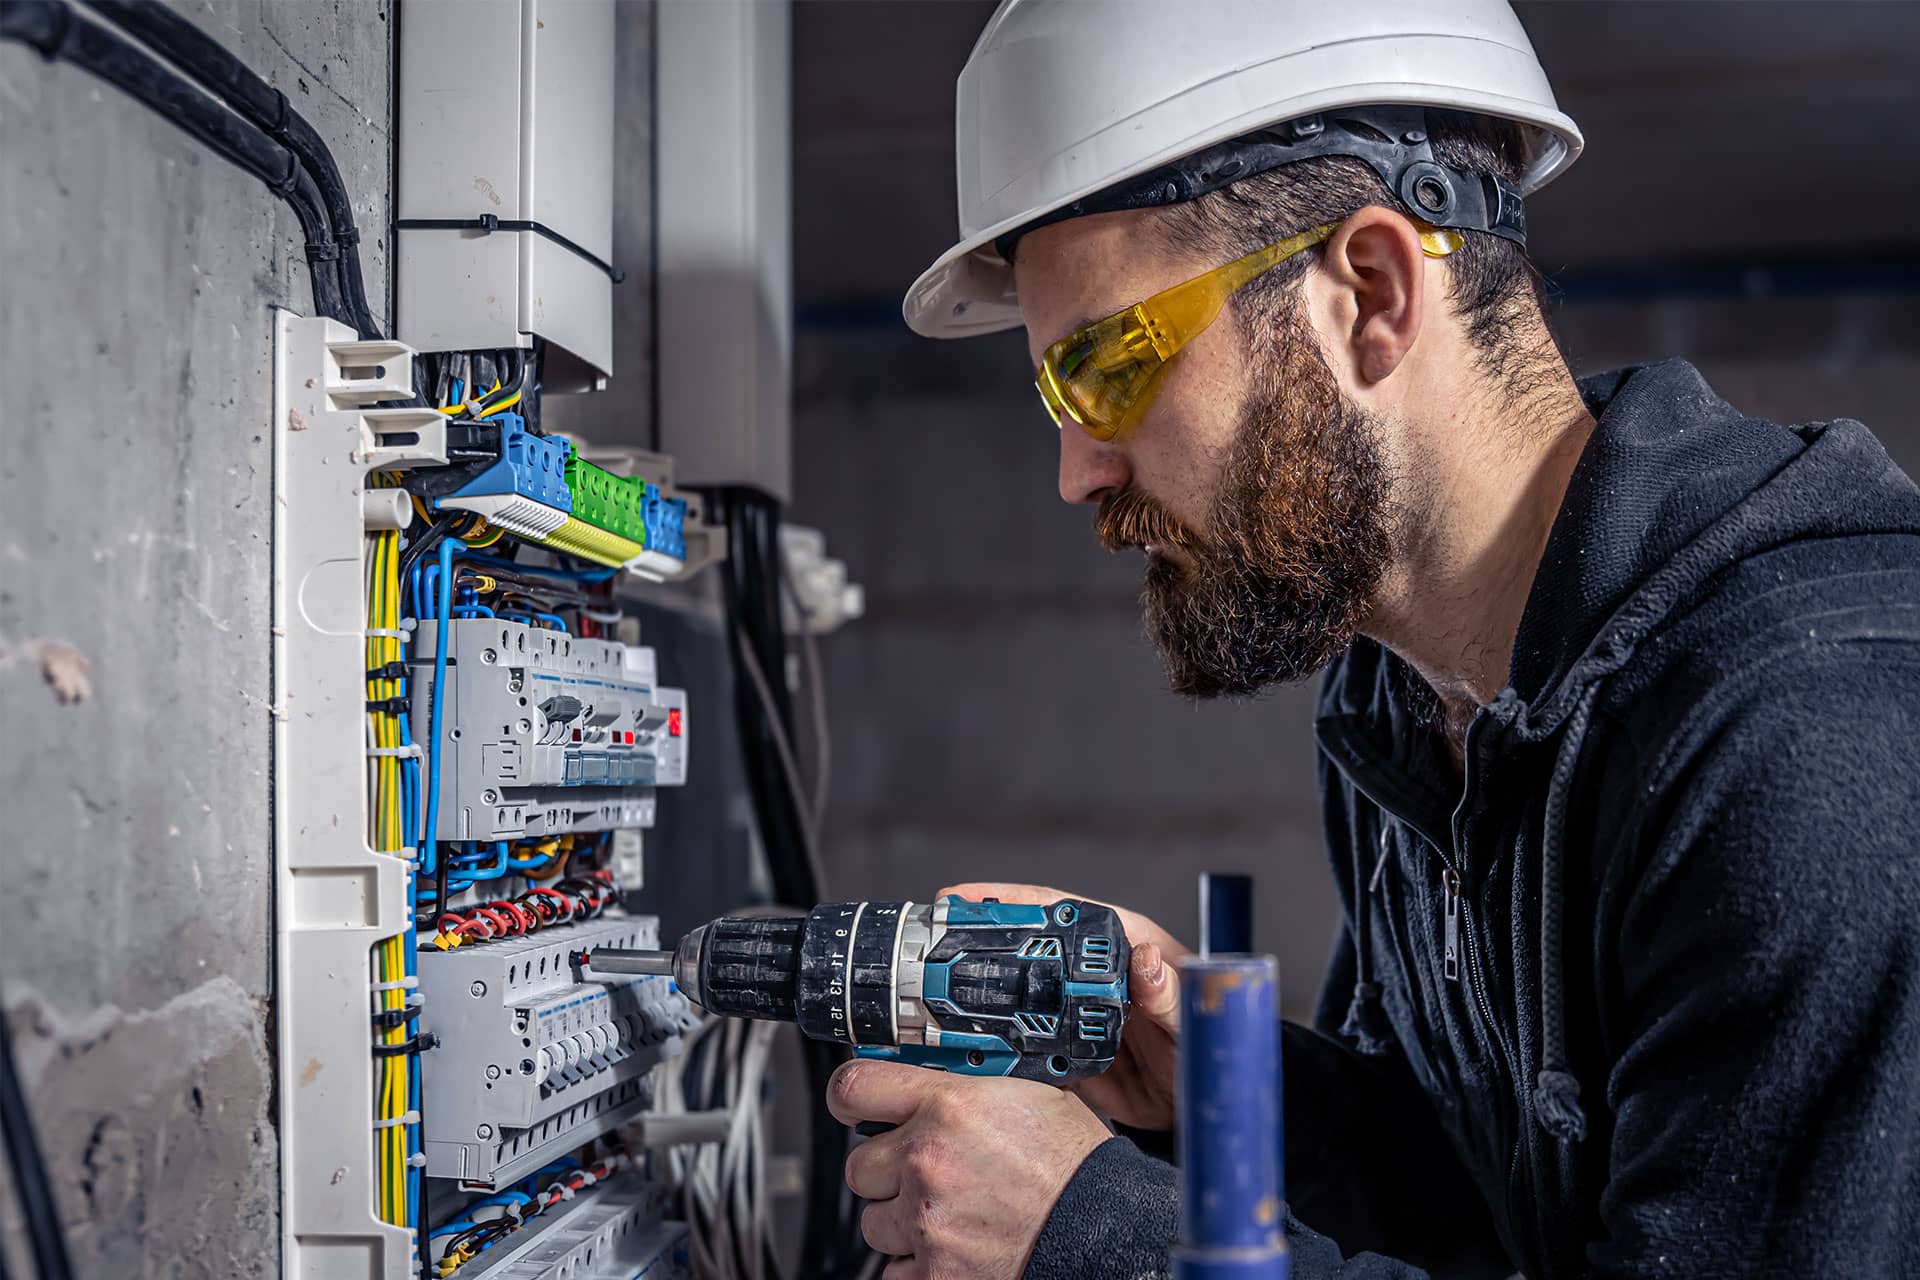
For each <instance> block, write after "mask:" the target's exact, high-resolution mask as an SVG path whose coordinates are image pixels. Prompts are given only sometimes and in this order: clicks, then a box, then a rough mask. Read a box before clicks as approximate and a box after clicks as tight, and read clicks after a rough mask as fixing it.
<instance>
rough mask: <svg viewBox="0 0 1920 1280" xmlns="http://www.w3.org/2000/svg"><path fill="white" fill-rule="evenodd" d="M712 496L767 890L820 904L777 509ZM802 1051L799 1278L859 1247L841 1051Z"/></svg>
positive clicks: (832, 1266) (836, 1267)
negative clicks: (829, 1096) (798, 738)
mask: <svg viewBox="0 0 1920 1280" xmlns="http://www.w3.org/2000/svg"><path fill="white" fill-rule="evenodd" d="M710 497H711V509H713V510H714V511H715V512H716V513H717V514H719V515H720V516H721V518H722V519H724V521H725V523H726V525H727V530H728V535H729V539H730V542H729V548H730V549H729V554H728V559H727V561H726V563H725V564H724V565H722V566H721V574H722V576H721V587H722V598H723V600H724V602H725V605H726V612H727V624H728V625H727V638H728V653H729V656H730V657H731V659H732V662H733V673H734V715H735V721H736V724H737V726H738V729H739V735H740V741H741V749H742V765H743V770H744V772H745V774H746V781H747V789H748V793H749V795H750V797H751V798H752V801H753V807H754V817H755V822H756V825H757V826H758V827H759V830H760V838H761V845H762V846H763V848H764V849H765V850H766V854H767V864H768V872H769V877H770V879H771V880H772V882H773V892H774V896H775V897H776V898H777V899H778V900H779V901H782V902H787V903H792V904H795V905H800V906H811V905H812V904H814V903H816V902H818V901H820V899H821V897H822V895H823V894H824V892H825V889H824V887H823V886H822V885H820V883H819V882H818V879H817V877H816V875H815V872H814V863H813V860H812V859H811V858H810V857H809V856H808V842H809V841H810V838H811V837H810V834H809V832H808V831H807V828H806V822H805V818H804V816H803V815H802V814H801V812H800V809H799V805H798V802H797V800H796V798H795V795H794V791H793V788H792V787H791V786H790V785H788V781H787V778H786V776H785V773H784V769H783V766H782V765H781V762H780V758H779V753H778V748H777V746H776V745H775V740H774V729H775V723H776V719H777V720H778V721H779V723H780V727H781V728H783V729H784V730H785V731H786V732H787V735H788V740H789V741H791V740H792V723H793V710H792V702H791V698H790V696H789V695H788V693H787V690H786V685H785V681H784V679H782V678H781V677H782V676H783V675H784V673H785V671H786V632H785V626H784V623H783V620H782V617H781V612H780V593H779V588H780V574H779V527H780V506H779V503H778V502H776V501H775V500H774V499H773V498H772V497H771V496H769V495H767V494H765V493H763V492H760V491H758V490H755V489H749V488H744V487H730V488H723V489H719V490H716V491H714V493H713V494H711V495H710ZM748 652H751V653H752V655H753V656H754V658H755V659H757V660H758V663H759V665H760V669H761V671H762V672H763V674H765V675H766V677H767V683H768V684H769V685H770V686H771V688H770V689H769V691H768V692H769V697H768V699H767V701H770V702H771V703H772V704H773V706H772V708H771V712H770V711H769V708H768V706H767V705H766V702H763V701H762V699H761V698H760V697H759V696H758V693H757V690H756V689H755V688H754V685H753V683H752V682H751V675H750V674H749V672H748V671H747V670H746V658H745V655H746V654H747V653H748ZM801 1053H802V1062H803V1064H804V1066H805V1068H806V1078H807V1089H808V1091H809V1093H810V1094H811V1096H812V1103H813V1105H812V1108H811V1112H810V1122H809V1125H808V1130H809V1135H810V1140H809V1144H808V1145H809V1150H808V1177H807V1208H806V1217H805V1226H804V1231H803V1234H802V1239H801V1260H800V1269H799V1274H800V1275H805V1276H825V1275H843V1274H849V1273H850V1272H851V1271H853V1270H857V1268H858V1266H859V1265H860V1262H861V1260H862V1259H863V1258H864V1257H865V1256H866V1253H867V1249H866V1246H865V1244H864V1242H862V1241H861V1239H860V1232H859V1219H858V1216H857V1214H855V1213H854V1212H853V1209H854V1203H853V1201H852V1200H851V1198H850V1196H849V1195H848V1194H847V1191H846V1184H845V1180H844V1177H843V1167H844V1165H845V1162H846V1157H847V1141H848V1135H847V1130H846V1129H845V1128H844V1127H842V1126H841V1125H840V1124H839V1123H838V1122H837V1121H836V1120H834V1118H833V1116H832V1114H831V1113H830V1112H828V1111H827V1109H826V1089H827V1080H828V1078H829V1077H830V1076H831V1075H832V1074H833V1072H834V1070H835V1069H836V1068H837V1067H838V1066H839V1064H840V1062H841V1059H842V1054H841V1052H840V1050H839V1049H838V1048H837V1047H836V1046H834V1045H832V1044H829V1043H827V1042H824V1041H816V1040H806V1041H804V1042H803V1043H802V1046H801Z"/></svg>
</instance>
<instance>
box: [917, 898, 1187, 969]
mask: <svg viewBox="0 0 1920 1280" xmlns="http://www.w3.org/2000/svg"><path fill="white" fill-rule="evenodd" d="M950 893H957V894H959V895H960V896H961V897H963V898H967V899H969V900H971V901H974V902H978V901H980V899H982V898H998V899H1000V901H1002V902H1030V903H1034V904H1036V905H1039V906H1046V905H1047V904H1048V903H1051V902H1058V901H1060V899H1062V898H1079V899H1080V900H1081V901H1082V902H1099V899H1098V898H1088V897H1085V896H1083V895H1081V894H1076V893H1068V892H1067V891H1066V890H1064V889H1052V888H1048V887H1047V886H1046V885H1043V884H1011V883H1007V882H1004V881H999V880H972V881H969V882H967V883H966V884H955V885H948V886H947V887H946V888H944V889H942V890H941V891H940V892H939V894H938V895H936V896H937V897H940V898H944V897H946V896H947V895H948V894H950ZM1100 905H1101V906H1104V907H1113V909H1114V911H1115V912H1117V913H1118V914H1119V916H1120V927H1121V928H1123V929H1125V930H1126V931H1127V941H1128V942H1129V943H1131V944H1132V945H1133V946H1136V947H1138V946H1140V945H1141V944H1143V943H1148V942H1151V943H1153V944H1154V945H1155V946H1157V947H1159V948H1160V953H1161V955H1162V956H1165V957H1168V958H1170V959H1178V958H1179V957H1181V956H1184V955H1187V954H1189V953H1190V952H1191V950H1192V949H1191V948H1189V947H1188V946H1186V945H1185V944H1184V943H1182V942H1181V941H1180V940H1179V939H1178V938H1176V937H1174V936H1173V935H1172V934H1170V933H1168V932H1167V931H1166V930H1165V929H1162V928H1161V927H1160V926H1159V925H1157V924H1155V923H1154V922H1153V921H1151V920H1149V919H1147V918H1146V917H1145V916H1143V915H1141V914H1140V913H1139V912H1138V911H1129V910H1127V908H1125V907H1118V906H1114V904H1113V903H1111V902H1102V903H1100Z"/></svg>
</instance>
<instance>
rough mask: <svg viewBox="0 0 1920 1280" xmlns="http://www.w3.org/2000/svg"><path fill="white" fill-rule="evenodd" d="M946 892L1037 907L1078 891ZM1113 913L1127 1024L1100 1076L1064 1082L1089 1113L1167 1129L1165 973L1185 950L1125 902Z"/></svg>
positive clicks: (1174, 1034)
mask: <svg viewBox="0 0 1920 1280" xmlns="http://www.w3.org/2000/svg"><path fill="white" fill-rule="evenodd" d="M950 893H957V894H959V895H960V896H961V897H963V898H967V899H970V900H972V901H975V902H977V901H979V900H980V899H982V898H998V899H999V900H1000V901H1002V902H1026V903H1033V904H1036V905H1039V906H1046V905H1048V904H1049V903H1054V902H1058V901H1059V900H1060V899H1062V898H1073V897H1078V896H1079V895H1077V894H1072V893H1066V892H1063V891H1062V890H1059V889H1049V888H1047V887H1045V886H1044V885H1037V884H997V883H990V882H985V881H976V882H974V883H971V884H957V885H953V886H951V887H950V888H946V889H942V890H941V891H940V893H939V895H938V896H939V897H942V898H944V897H946V896H947V895H948V894H950ZM1108 905H1111V904H1108ZM1114 910H1115V911H1117V912H1119V913H1120V924H1121V927H1122V928H1124V929H1125V930H1126V931H1127V941H1128V942H1129V943H1131V944H1132V946H1133V964H1132V965H1131V966H1130V968H1129V970H1128V972H1127V1022H1126V1026H1125V1028H1124V1029H1122V1031H1121V1033H1120V1052H1119V1054H1118V1055H1116V1056H1115V1058H1114V1062H1113V1065H1112V1066H1111V1067H1109V1068H1107V1069H1106V1070H1105V1071H1103V1072H1102V1073H1101V1074H1099V1075H1097V1076H1092V1077H1090V1078H1088V1079H1085V1080H1076V1081H1074V1082H1073V1083H1071V1084H1069V1085H1068V1086H1067V1087H1068V1088H1070V1089H1072V1090H1073V1091H1074V1092H1075V1093H1077V1094H1079V1095H1080V1096H1081V1097H1082V1098H1084V1099H1086V1102H1087V1105H1088V1106H1090V1107H1092V1108H1093V1109H1094V1110H1095V1111H1097V1112H1099V1113H1100V1114H1101V1115H1103V1116H1109V1117H1111V1118H1112V1119H1114V1120H1117V1121H1119V1122H1120V1123H1121V1124H1126V1125H1132V1126H1133V1127H1134V1128H1136V1129H1171V1128H1173V1073H1174V1044H1175V1041H1176V1040H1177V1039H1178V1038H1179V1035H1180V982H1179V979H1178V978H1177V977H1176V976H1175V974H1174V972H1173V961H1176V960H1178V959H1180V958H1181V957H1183V956H1186V955H1188V954H1190V952H1189V951H1188V949H1187V947H1185V946H1183V945H1182V944H1181V943H1180V942H1179V941H1178V940H1177V939H1175V938H1174V936H1173V935H1172V934H1170V933H1168V932H1167V931H1166V930H1165V929H1162V928H1161V927H1160V926H1159V925H1157V924H1155V923H1154V922H1153V921H1151V920H1149V919H1147V918H1146V917H1145V916H1143V915H1141V914H1140V913H1139V912H1137V911H1129V910H1127V909H1126V908H1125V907H1114Z"/></svg>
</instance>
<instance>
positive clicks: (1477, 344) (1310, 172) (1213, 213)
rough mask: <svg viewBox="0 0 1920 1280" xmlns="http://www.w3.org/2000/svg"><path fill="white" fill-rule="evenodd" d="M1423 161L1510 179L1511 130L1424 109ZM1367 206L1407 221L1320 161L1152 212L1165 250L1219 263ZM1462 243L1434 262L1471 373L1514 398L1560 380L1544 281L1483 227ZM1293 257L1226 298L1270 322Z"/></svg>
mask: <svg viewBox="0 0 1920 1280" xmlns="http://www.w3.org/2000/svg"><path fill="white" fill-rule="evenodd" d="M1427 129H1428V134H1429V136H1430V137H1431V138H1432V140H1433V153H1434V158H1435V159H1436V160H1438V161H1439V162H1440V163H1441V164H1444V165H1446V166H1448V167H1449V168H1453V169H1457V170H1460V171H1461V172H1464V173H1469V174H1491V175H1495V176H1498V177H1502V178H1505V179H1507V180H1508V181H1509V182H1515V183H1517V182H1518V181H1519V179H1520V175H1521V172H1522V171H1523V170H1524V168H1525V165H1526V160H1527V146H1526V138H1525V135H1524V133H1523V132H1522V130H1521V128H1520V126H1518V125H1516V124H1513V123H1512V122H1510V121H1506V120H1498V119H1494V118H1493V117H1490V116H1479V115H1469V114H1466V113H1464V112H1457V111H1440V110H1429V111H1428V112H1427ZM1368 205H1382V206H1384V207H1386V208H1388V209H1392V210H1394V211H1395V212H1398V213H1402V214H1405V215H1406V216H1408V217H1410V218H1411V217H1417V216H1418V215H1417V214H1416V212H1415V211H1414V210H1412V209H1410V208H1408V207H1407V206H1406V205H1405V204H1403V203H1402V202H1401V201H1400V200H1399V198H1398V197H1396V196H1395V195H1394V194H1393V192H1392V191H1390V190H1388V188H1387V185H1386V183H1384V182H1382V181H1381V180H1380V177H1379V175H1378V174H1377V173H1375V172H1374V170H1373V169H1372V168H1371V167H1370V166H1369V165H1367V164H1366V163H1365V162H1363V161H1360V160H1356V159H1353V158H1351V157H1347V156H1320V157H1316V158H1314V159H1311V160H1300V161H1297V162H1295V163H1293V164H1289V165H1283V166H1281V167H1280V168H1278V169H1270V170H1268V171H1267V172H1265V173H1261V174H1256V175H1255V176H1253V177H1251V178H1247V179H1245V180H1244V181H1241V182H1236V183H1234V184H1233V185H1232V186H1230V187H1225V188H1222V189H1221V190H1219V191H1215V192H1212V193H1210V194H1208V195H1204V196H1201V197H1199V198H1198V199H1196V200H1192V201H1189V202H1187V203H1185V204H1176V205H1167V206H1165V207H1164V208H1162V209H1160V210H1158V215H1159V217H1160V218H1161V220H1162V225H1163V226H1164V227H1165V228H1166V230H1167V231H1168V233H1169V234H1170V236H1171V238H1172V241H1173V243H1174V244H1175V245H1176V246H1177V247H1179V248H1181V249H1183V250H1185V251H1188V252H1191V253H1193V254H1195V255H1197V256H1204V257H1207V258H1209V259H1212V260H1217V261H1220V262H1228V261H1231V260H1233V259H1234V258H1237V257H1240V256H1242V255H1244V254H1248V253H1252V252H1253V251H1254V250H1255V249H1258V248H1260V247H1261V246H1263V245H1268V244H1273V243H1274V242H1276V241H1279V240H1283V239H1285V238H1286V237H1288V236H1290V235H1293V234H1294V233H1295V232H1298V231H1303V230H1305V229H1307V228H1309V227H1316V226H1319V225H1321V224H1323V223H1328V222H1339V221H1341V220H1342V219H1344V218H1346V217H1347V216H1348V215H1350V214H1352V213H1355V212H1357V211H1358V210H1360V209H1364V208H1366V207H1367V206H1368ZM1460 235H1461V238H1462V240H1463V241H1464V243H1463V244H1462V246H1461V247H1460V249H1459V250H1457V251H1456V252H1454V253H1453V254H1452V255H1450V256H1449V257H1448V258H1447V259H1446V264H1447V271H1448V278H1449V288H1448V293H1449V295H1450V296H1451V297H1452V299H1453V304H1454V309H1455V311H1457V312H1458V314H1459V315H1460V317H1461V319H1462V320H1464V321H1465V322H1466V326H1467V336H1468V339H1469V341H1470V342H1471V343H1472V344H1473V346H1474V348H1475V349H1476V350H1477V351H1478V352H1479V355H1480V364H1481V367H1482V368H1483V369H1484V370H1485V371H1486V372H1487V373H1488V374H1489V375H1490V376H1492V377H1493V378H1495V379H1497V380H1498V381H1500V382H1501V383H1502V384H1504V386H1505V387H1506V388H1507V390H1508V391H1509V392H1510V393H1511V394H1513V395H1515V396H1516V397H1518V396H1524V395H1526V394H1527V393H1528V392H1530V391H1532V390H1534V389H1536V388H1538V387H1539V386H1541V385H1543V383H1545V382H1546V381H1547V380H1548V379H1550V378H1551V377H1552V376H1554V375H1556V374H1557V373H1559V372H1560V369H1561V367H1562V365H1563V363H1564V361H1563V359H1562V357H1561V354H1560V349H1559V346H1558V344H1557V343H1556V341H1555V339H1554V336H1553V332H1552V329H1551V328H1550V326H1549V325H1548V323H1547V314H1548V305H1547V286H1546V280H1545V278H1544V277H1542V276H1541V274H1540V272H1539V271H1538V270H1537V269H1536V268H1535V267H1534V265H1533V260H1532V259H1531V258H1529V257H1528V256H1527V251H1526V250H1525V249H1524V248H1522V247H1521V246H1520V245H1517V244H1515V243H1514V242H1513V241H1511V240H1508V239H1506V238H1504V237H1502V236H1496V235H1493V234H1492V233H1490V232H1486V231H1463V232H1461V233H1460ZM1318 253H1319V250H1318V249H1315V250H1313V251H1312V252H1309V253H1303V254H1301V255H1300V256H1299V257H1297V258H1295V259H1293V260H1292V261H1290V262H1287V263H1285V264H1283V265H1282V266H1280V267H1278V268H1276V269H1275V270H1273V271H1271V272H1269V273H1268V274H1267V275H1265V276H1263V277H1261V278H1260V279H1259V280H1258V281H1256V282H1254V283H1253V284H1251V285H1249V286H1248V287H1247V288H1245V289H1243V290H1242V291H1241V292H1240V293H1239V294H1237V295H1235V298H1236V304H1237V305H1239V306H1240V307H1241V308H1243V310H1244V311H1245V312H1246V313H1247V314H1248V315H1250V316H1252V317H1256V318H1259V319H1262V320H1267V321H1271V320H1273V319H1275V318H1277V316H1278V315H1279V314H1280V312H1279V310H1278V308H1280V307H1283V306H1285V305H1286V304H1287V300H1288V298H1289V297H1290V295H1291V286H1292V284H1293V282H1294V281H1296V280H1298V279H1299V278H1300V277H1301V276H1302V275H1304V274H1305V272H1306V269H1307V266H1308V264H1310V263H1312V262H1314V261H1316V260H1317V256H1318Z"/></svg>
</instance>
